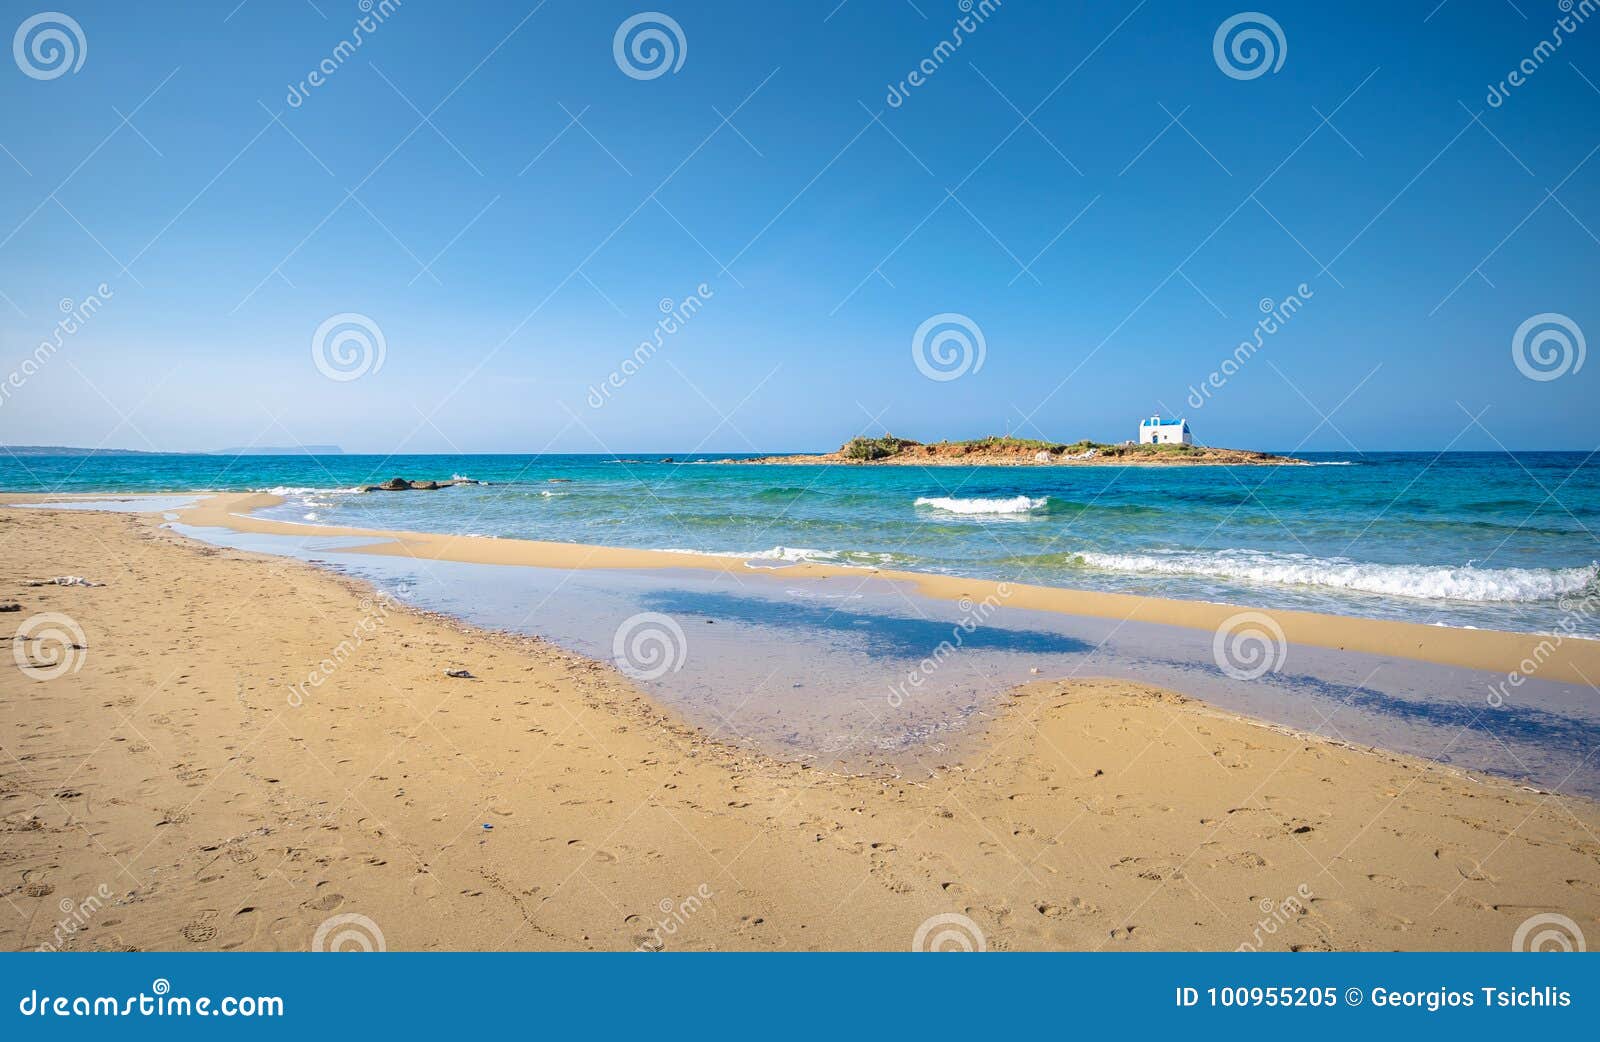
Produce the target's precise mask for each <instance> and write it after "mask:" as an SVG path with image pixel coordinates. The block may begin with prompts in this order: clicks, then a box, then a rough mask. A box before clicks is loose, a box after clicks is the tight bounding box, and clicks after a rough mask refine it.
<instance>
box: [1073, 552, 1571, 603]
mask: <svg viewBox="0 0 1600 1042" xmlns="http://www.w3.org/2000/svg"><path fill="white" fill-rule="evenodd" d="M1077 556H1078V558H1079V559H1080V560H1082V561H1083V563H1084V564H1086V565H1088V566H1090V567H1091V568H1102V569H1105V570H1107V571H1114V572H1134V573H1140V574H1147V575H1195V576H1204V577H1207V578H1214V579H1237V580H1242V581H1245V582H1254V583H1268V584H1272V585H1279V586H1322V587H1332V588H1335V589H1341V590H1355V591H1359V592H1362V593H1376V594H1384V595H1387V596H1393V597H1412V598H1417V599H1420V600H1430V601H1433V600H1440V601H1501V602H1531V601H1553V600H1556V599H1558V598H1560V597H1564V596H1567V595H1569V594H1574V593H1578V592H1579V591H1581V590H1583V589H1585V588H1586V587H1588V586H1589V585H1590V584H1592V583H1594V582H1595V580H1596V576H1597V575H1600V563H1596V564H1589V565H1584V566H1581V567H1576V568H1474V567H1472V566H1471V565H1467V566H1464V567H1451V566H1445V565H1411V564H1376V563H1372V562H1366V561H1352V560H1350V559H1349V558H1344V557H1335V558H1321V557H1311V556H1308V555H1306V554H1285V553H1263V552H1261V551H1256V550H1221V551H1217V552H1215V553H1190V552H1184V551H1171V552H1165V553H1163V552H1157V553H1147V554H1111V553H1095V552H1088V551H1086V552H1083V553H1080V554H1078V555H1077Z"/></svg>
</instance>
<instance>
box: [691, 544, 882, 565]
mask: <svg viewBox="0 0 1600 1042" xmlns="http://www.w3.org/2000/svg"><path fill="white" fill-rule="evenodd" d="M660 552H661V553H667V554H693V555H694V556H696V557H734V558H738V559H740V560H743V561H777V562H781V563H784V564H836V565H840V566H841V567H845V568H873V567H876V566H877V565H880V564H889V563H891V562H893V561H894V559H895V557H894V554H881V553H871V552H867V551H852V550H816V549H813V548H811V547H805V546H775V547H773V548H772V549H770V550H752V551H744V550H684V549H679V548H675V547H666V548H663V549H662V550H661V551H660Z"/></svg>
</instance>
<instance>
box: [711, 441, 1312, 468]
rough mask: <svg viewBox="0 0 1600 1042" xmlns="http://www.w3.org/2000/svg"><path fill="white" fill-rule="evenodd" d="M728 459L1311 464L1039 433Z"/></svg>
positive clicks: (1204, 448) (852, 444)
mask: <svg viewBox="0 0 1600 1042" xmlns="http://www.w3.org/2000/svg"><path fill="white" fill-rule="evenodd" d="M723 462H726V463H743V464H761V465H789V466H794V465H800V466H804V465H822V464H839V463H842V464H850V465H859V466H874V465H876V466H902V467H1053V466H1079V467H1093V466H1102V467H1126V466H1168V465H1177V466H1280V465H1284V464H1288V465H1293V466H1306V465H1307V463H1306V461H1305V460H1300V459H1295V458H1294V457H1292V456H1278V455H1274V454H1273V453H1270V452H1256V451H1253V450H1249V449H1223V448H1217V447H1215V446H1210V445H1185V444H1178V445H1142V444H1137V443H1134V442H1123V443H1120V444H1108V443H1105V442H1096V441H1088V440H1084V441H1077V442H1072V443H1070V444H1068V443H1064V442H1053V441H1043V440H1038V439H1034V438H1012V437H989V438H975V439H972V440H969V441H937V442H929V443H924V442H920V441H913V440H911V439H909V438H896V437H894V436H893V435H885V436H883V437H881V438H852V439H850V440H849V441H847V442H845V443H844V444H843V445H841V446H839V448H838V449H836V450H835V451H833V452H823V453H814V454H804V453H802V454H797V455H790V456H761V457H757V458H755V459H730V460H724V461H723Z"/></svg>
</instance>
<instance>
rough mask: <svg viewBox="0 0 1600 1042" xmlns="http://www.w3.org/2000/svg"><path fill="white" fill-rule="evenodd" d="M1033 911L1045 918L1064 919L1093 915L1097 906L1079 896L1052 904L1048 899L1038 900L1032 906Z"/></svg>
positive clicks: (1097, 910)
mask: <svg viewBox="0 0 1600 1042" xmlns="http://www.w3.org/2000/svg"><path fill="white" fill-rule="evenodd" d="M1033 908H1034V911H1036V912H1038V913H1039V914H1040V915H1042V916H1044V917H1045V918H1046V919H1064V918H1069V917H1072V916H1078V915H1094V914H1096V913H1097V912H1099V911H1100V909H1099V908H1097V907H1095V906H1094V905H1092V904H1090V903H1089V902H1087V901H1085V900H1084V899H1083V898H1081V897H1073V898H1069V899H1068V900H1067V901H1066V903H1064V904H1054V903H1052V902H1049V901H1038V902H1036V903H1035V904H1034V906H1033Z"/></svg>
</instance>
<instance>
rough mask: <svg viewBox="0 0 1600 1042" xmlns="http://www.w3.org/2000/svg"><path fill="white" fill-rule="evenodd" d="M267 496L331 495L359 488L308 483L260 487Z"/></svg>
mask: <svg viewBox="0 0 1600 1042" xmlns="http://www.w3.org/2000/svg"><path fill="white" fill-rule="evenodd" d="M260 491H262V492H265V493H266V494H267V495H269V496H315V495H324V496H326V495H333V494H335V493H344V492H360V491H362V490H361V488H359V487H356V488H313V487H311V486H309V485H278V486H275V487H273V488H267V489H261V490H260Z"/></svg>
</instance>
